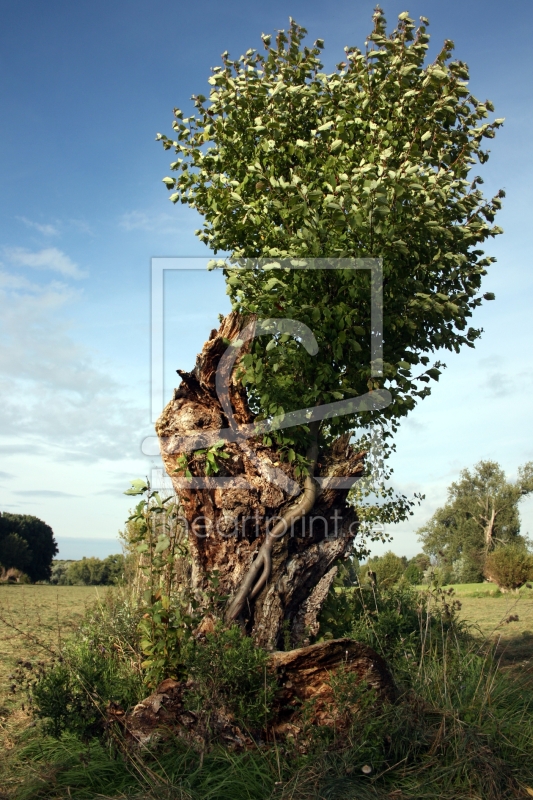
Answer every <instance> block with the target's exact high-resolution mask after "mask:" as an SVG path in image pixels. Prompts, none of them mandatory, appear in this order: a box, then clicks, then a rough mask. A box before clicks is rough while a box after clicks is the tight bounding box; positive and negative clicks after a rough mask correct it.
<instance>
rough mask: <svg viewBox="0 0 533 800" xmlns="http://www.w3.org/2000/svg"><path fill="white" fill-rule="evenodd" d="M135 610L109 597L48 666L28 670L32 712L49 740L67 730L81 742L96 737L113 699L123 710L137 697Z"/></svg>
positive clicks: (138, 670)
mask: <svg viewBox="0 0 533 800" xmlns="http://www.w3.org/2000/svg"><path fill="white" fill-rule="evenodd" d="M137 626H138V612H137V611H136V610H135V607H134V606H133V605H132V603H131V601H130V599H129V598H128V597H127V596H126V595H124V596H123V597H121V598H118V599H117V598H115V597H113V596H111V595H110V596H108V597H107V598H106V599H105V601H104V602H101V603H98V604H97V605H95V606H94V607H93V608H91V609H89V610H88V611H87V613H86V617H85V619H84V621H83V623H82V625H81V626H80V629H79V630H78V632H77V635H76V638H75V639H72V640H69V641H68V642H67V644H66V645H65V646H64V648H63V650H62V652H61V654H60V655H59V657H58V658H56V659H55V660H54V661H53V662H52V664H51V665H50V666H48V667H45V666H44V665H43V664H41V665H40V666H39V668H38V669H37V670H33V665H31V664H30V663H29V662H23V665H25V666H26V667H27V668H28V669H29V670H30V675H28V684H27V685H28V688H29V693H30V701H31V703H32V706H33V712H34V714H35V716H36V717H38V718H41V719H43V720H44V721H45V722H44V725H45V730H47V731H48V732H49V733H51V734H52V736H54V737H56V738H57V737H60V736H61V735H62V734H63V733H64V732H66V731H70V732H71V733H74V734H76V735H78V736H80V737H82V738H83V739H88V738H90V737H91V736H94V735H97V734H99V733H101V731H102V729H103V723H104V717H105V708H106V706H107V705H108V704H109V703H110V702H111V701H112V702H114V703H118V704H119V705H120V706H122V707H123V708H127V707H129V706H131V705H132V704H134V703H137V702H138V701H139V700H141V699H142V697H143V695H144V687H143V681H142V674H141V667H140V657H139V655H138V649H139V648H138V636H137Z"/></svg>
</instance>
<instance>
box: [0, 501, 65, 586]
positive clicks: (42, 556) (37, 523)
mask: <svg viewBox="0 0 533 800" xmlns="http://www.w3.org/2000/svg"><path fill="white" fill-rule="evenodd" d="M57 552H58V548H57V543H56V541H55V539H54V532H53V530H52V528H51V527H50V526H49V525H47V524H46V522H43V521H42V520H41V519H38V518H37V517H33V516H30V515H29V514H9V513H6V512H4V513H0V564H1V565H2V566H3V567H4V568H5V569H8V568H9V567H15V568H16V569H20V570H22V572H24V573H26V575H27V576H28V577H29V578H30V580H31V581H43V580H48V579H49V578H50V574H51V567H52V559H53V558H54V556H55V554H56V553H57Z"/></svg>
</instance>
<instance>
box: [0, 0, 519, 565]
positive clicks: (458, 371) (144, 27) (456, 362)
mask: <svg viewBox="0 0 533 800" xmlns="http://www.w3.org/2000/svg"><path fill="white" fill-rule="evenodd" d="M383 7H384V10H385V13H386V16H387V18H388V20H389V24H390V25H392V24H393V22H394V20H395V17H396V16H397V14H398V13H400V12H401V11H404V10H409V11H410V13H411V15H412V16H414V17H415V18H416V17H418V15H420V14H424V15H425V16H428V17H429V18H430V21H431V26H430V32H431V34H432V50H433V52H435V50H436V49H437V48H438V47H439V46H440V44H441V43H442V41H443V40H444V39H445V38H450V39H452V40H454V42H455V44H456V51H455V53H456V56H457V57H458V58H461V59H462V60H464V61H466V62H467V63H468V64H469V66H470V70H471V84H470V85H471V89H472V91H473V93H474V94H476V95H477V96H478V97H479V98H480V99H485V98H486V97H488V98H490V99H491V100H492V101H493V102H494V104H495V106H496V116H498V117H505V118H506V124H505V126H504V128H503V129H502V130H501V131H500V133H499V135H498V138H497V139H496V140H495V141H494V142H493V143H491V150H492V155H491V159H490V161H489V162H488V164H487V165H486V166H485V167H484V168H483V169H482V171H481V174H482V175H483V176H484V178H485V189H486V191H487V193H492V192H494V191H495V190H497V189H498V188H500V187H503V188H504V189H505V190H506V192H507V198H506V200H505V205H504V210H503V211H502V213H501V215H500V219H499V224H501V225H502V227H503V228H504V229H505V235H504V236H502V237H499V238H498V239H497V240H496V241H495V242H494V243H491V244H489V248H487V249H488V250H489V252H491V253H492V254H494V255H496V256H497V258H498V263H497V264H496V265H495V266H494V268H493V269H492V271H491V274H490V276H488V277H487V279H486V285H485V289H486V290H487V291H494V292H495V293H496V296H497V299H496V302H494V303H489V304H487V306H486V307H485V308H484V309H483V310H482V311H481V312H480V313H479V314H478V317H477V322H478V323H479V324H481V325H482V326H483V327H484V328H485V334H484V336H483V339H482V341H481V342H480V344H479V345H478V347H477V348H476V350H475V351H470V352H466V353H462V354H461V355H460V356H453V357H448V358H445V359H444V360H445V361H446V362H447V364H448V369H447V370H446V372H445V374H444V375H443V377H442V378H441V381H440V383H439V384H438V385H437V386H436V387H435V389H434V392H433V395H432V397H430V398H429V399H427V400H426V401H424V403H423V404H421V405H420V407H419V408H418V409H417V410H416V411H415V412H414V413H413V414H412V416H411V418H410V419H408V420H407V421H406V422H405V424H404V425H403V428H402V431H401V432H400V434H399V436H398V440H397V446H398V452H397V455H396V456H395V463H394V466H395V482H396V484H397V486H398V487H399V488H401V489H403V490H404V491H406V492H412V491H422V492H424V493H425V494H426V501H425V502H424V504H423V505H422V506H421V508H420V509H418V510H417V514H416V516H415V517H414V518H413V520H411V521H410V522H409V523H405V524H403V525H402V526H399V527H398V529H396V530H393V531H391V533H393V534H394V544H393V547H394V549H395V550H396V551H397V552H399V553H405V554H407V555H410V554H413V553H415V552H416V551H417V549H418V545H417V541H416V537H415V536H414V531H415V530H416V527H417V526H418V525H419V524H421V523H422V522H423V521H424V520H425V519H427V518H428V517H429V516H430V515H431V513H432V512H433V510H434V509H435V507H436V506H437V505H439V504H440V503H441V502H442V501H443V500H444V497H445V489H446V486H447V485H448V484H449V483H450V481H451V480H453V479H455V478H456V477H457V475H458V473H459V470H460V469H462V468H463V467H466V466H471V465H473V464H474V463H475V462H476V461H478V460H479V459H481V458H493V459H496V460H498V461H499V462H500V463H501V464H502V465H503V466H504V468H505V469H506V471H507V472H508V474H509V475H510V476H513V475H514V474H515V473H516V469H517V467H518V466H519V465H520V464H522V463H524V462H525V461H527V460H530V459H533V444H532V435H531V434H532V423H531V411H532V408H531V401H530V393H531V384H532V378H531V375H532V374H533V369H532V367H533V363H532V361H533V359H532V356H531V333H530V319H531V310H530V306H531V298H532V275H531V269H530V263H531V255H530V252H531V227H532V225H531V222H530V214H531V211H530V209H531V208H532V207H533V202H532V201H533V198H532V189H531V187H532V185H533V181H532V177H533V176H532V167H531V156H530V152H531V146H530V139H531V136H530V130H531V123H532V120H531V116H532V108H533V103H532V96H531V95H532V85H533V81H532V77H533V70H532V61H533V54H532V49H531V47H530V31H531V27H532V23H533V6H532V5H531V4H530V3H529V2H526V0H522V2H508V3H506V4H505V5H504V4H501V3H498V4H497V3H494V2H482V1H481V0H479V1H478V0H471V1H470V2H468V3H465V2H461V3H460V2H457V0H452V2H446V3H445V2H440V1H439V2H435V0H431V1H430V2H416V3H405V4H404V3H403V2H402V3H398V2H386V3H383ZM372 8H373V3H372V2H352V3H348V2H344V1H343V0H341V1H340V2H336V3H335V4H325V3H323V2H322V3H319V2H316V1H315V0H311V1H310V0H308V1H307V2H305V3H304V2H301V1H300V0H298V2H270V3H268V4H266V3H257V2H248V3H244V2H242V0H240V1H239V2H237V1H236V0H233V1H232V2H225V3H214V2H211V1H210V0H207V2H203V3H202V4H193V3H183V2H182V3H174V4H172V3H170V4H169V3H167V4H164V5H156V4H153V3H148V2H145V0H143V1H142V2H140V0H133V1H132V0H129V1H128V2H125V0H115V1H114V2H113V3H108V2H105V3H104V2H101V0H90V2H89V0H79V1H78V2H77V3H67V2H65V1H64V0H63V1H62V2H59V0H48V2H46V3H42V2H37V0H30V1H29V2H26V3H24V4H22V3H12V4H4V8H3V18H2V30H1V31H0V58H1V60H2V64H1V71H2V76H3V79H2V85H1V87H0V92H1V106H0V107H1V109H2V111H1V114H2V125H1V129H0V136H1V147H0V174H1V175H2V184H3V191H2V193H1V196H0V348H1V349H0V403H1V406H0V407H1V408H2V413H1V415H0V508H2V509H4V510H9V511H15V512H18V513H30V514H35V515H37V516H39V517H41V518H43V519H45V520H46V521H47V522H48V523H49V524H51V525H52V527H53V528H54V531H55V532H56V535H57V538H58V539H59V541H60V544H61V543H62V542H63V544H62V549H61V555H64V556H65V557H67V556H68V555H69V554H71V553H73V552H74V550H73V549H71V550H70V551H69V550H68V546H67V545H68V542H67V540H68V539H69V538H77V539H79V540H82V539H83V540H84V541H85V540H87V544H86V545H85V544H84V545H83V546H84V547H85V549H86V554H87V555H91V554H96V555H98V554H102V555H103V554H105V552H110V551H116V549H117V548H116V545H115V544H114V543H113V542H110V540H111V539H113V537H115V535H116V532H117V530H118V529H119V528H120V527H121V526H122V524H123V521H124V518H125V517H126V515H127V511H128V508H129V506H130V502H131V501H129V500H128V498H127V497H125V496H123V495H122V494H121V492H122V491H123V490H124V489H125V488H126V487H127V485H128V484H129V480H130V479H131V478H133V477H137V476H139V475H143V474H146V473H147V471H149V470H150V469H151V466H152V464H151V463H150V459H147V458H146V457H144V456H142V454H141V452H140V443H141V441H142V439H143V437H144V436H145V435H149V434H150V433H151V425H150V408H149V377H150V360H149V359H150V332H149V328H150V272H149V264H150V258H151V257H153V256H161V255H166V256H190V255H204V254H205V253H206V251H205V248H204V247H203V245H201V244H200V243H199V242H198V241H197V240H196V238H195V236H194V230H195V228H197V227H198V219H197V217H196V216H195V214H194V213H193V212H191V211H189V210H188V209H185V208H184V207H182V206H179V207H174V206H172V205H171V204H170V203H169V201H168V199H167V192H166V190H165V188H164V186H163V184H162V183H161V178H163V177H164V176H165V175H166V174H167V173H168V163H169V161H170V160H171V159H170V154H169V153H165V152H164V151H163V149H162V148H161V146H160V145H158V144H157V143H156V142H155V141H154V140H155V134H156V133H157V132H159V131H160V132H163V133H165V132H169V131H170V129H171V122H172V109H173V107H174V106H180V107H181V108H183V109H184V110H187V109H189V108H191V105H190V100H189V98H190V96H191V94H193V93H200V92H202V91H203V92H204V93H206V94H207V91H206V87H207V83H206V81H207V78H208V76H209V68H210V67H211V66H215V65H217V64H218V63H219V61H220V53H221V52H222V51H223V50H226V49H227V50H229V51H230V53H231V54H232V55H234V56H236V57H237V56H239V55H240V54H241V53H242V52H244V51H245V50H247V49H248V48H249V47H258V46H259V45H260V39H259V37H260V34H261V33H262V32H270V31H273V30H275V29H277V28H283V27H287V24H288V17H289V15H291V16H293V17H294V18H295V19H296V20H297V21H298V22H299V23H300V24H303V25H305V26H306V27H307V28H308V30H309V38H310V40H311V41H312V40H313V39H315V38H317V37H319V36H320V37H322V38H324V39H325V43H326V49H325V64H326V68H332V67H333V66H334V64H335V63H336V62H337V61H339V60H340V59H341V58H342V53H343V47H344V45H346V44H350V45H359V46H361V45H362V44H363V42H364V39H365V36H366V34H367V33H368V32H369V31H370V29H371V15H372ZM166 289H167V294H166V309H167V319H166V357H167V362H166V376H167V389H168V391H169V392H170V391H171V389H172V376H173V374H174V370H175V369H176V368H177V367H180V368H184V367H185V368H187V367H189V366H191V365H192V361H193V358H194V354H195V353H196V351H197V350H198V349H199V348H200V347H201V345H202V342H203V341H204V339H205V336H206V335H207V333H208V331H209V330H210V328H211V327H213V326H214V325H215V324H216V315H217V313H218V312H219V311H224V310H225V309H226V308H227V300H226V298H225V295H224V288H223V286H222V284H221V282H220V280H219V279H218V277H216V276H214V275H212V274H209V275H207V274H206V275H201V276H199V275H198V274H192V273H190V274H187V273H183V274H180V275H178V276H173V277H172V278H171V279H169V280H168V281H167V286H166ZM523 512H524V513H523V519H524V528H525V529H526V530H528V529H529V531H530V532H531V533H533V504H532V503H526V504H524V507H523ZM92 541H94V545H92V544H91V542H92ZM80 546H81V545H80ZM91 548H92V549H91ZM380 549H383V548H376V552H377V551H378V550H380ZM78 551H79V547H78V549H77V550H76V554H77V555H79V552H78Z"/></svg>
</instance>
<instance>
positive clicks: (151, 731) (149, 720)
mask: <svg viewBox="0 0 533 800" xmlns="http://www.w3.org/2000/svg"><path fill="white" fill-rule="evenodd" d="M268 669H269V670H270V671H271V672H272V673H273V674H274V675H275V677H276V681H277V684H278V691H277V694H276V697H275V701H274V704H273V716H272V717H271V719H270V721H269V723H268V726H267V728H266V729H265V730H262V731H252V732H250V731H243V730H241V728H239V727H238V726H237V725H236V723H235V720H234V718H233V717H232V715H231V713H229V712H228V711H227V709H224V708H220V709H216V710H213V709H210V710H209V711H202V712H198V713H194V712H192V711H189V710H187V708H186V706H187V703H186V695H187V692H188V691H190V690H191V689H194V683H192V682H190V681H189V682H179V681H175V680H172V679H167V680H165V681H163V682H162V683H161V684H160V685H159V686H158V687H157V689H156V691H155V692H154V693H153V694H151V695H150V696H149V697H147V698H146V699H145V700H143V701H142V702H141V703H138V704H137V705H136V706H135V708H134V709H133V711H131V712H130V713H128V714H125V713H124V712H123V711H122V710H121V709H119V708H117V707H113V706H110V708H109V709H108V722H109V723H110V724H112V723H113V722H115V723H118V724H119V725H120V727H121V728H122V730H123V731H124V733H125V734H126V737H127V739H128V740H129V741H130V742H132V743H134V744H139V745H148V744H152V743H153V742H154V741H155V740H156V739H159V738H165V736H168V735H172V736H177V737H179V738H181V739H183V740H184V741H186V742H188V744H190V745H192V746H193V747H196V748H197V749H198V750H200V751H203V750H205V749H206V747H209V745H210V744H212V743H215V742H216V743H218V744H223V745H224V746H225V747H227V748H228V749H230V750H236V751H238V750H244V749H250V748H253V747H255V746H257V743H258V742H259V741H264V740H265V739H266V740H274V741H280V740H283V739H284V738H285V737H291V738H294V739H295V740H297V741H298V742H299V744H300V745H301V746H302V747H304V748H305V740H306V735H307V733H308V731H309V726H316V725H321V726H326V727H335V730H336V731H337V732H341V731H342V730H344V729H348V728H349V726H350V724H351V723H352V721H353V714H354V713H356V711H357V708H358V706H359V703H360V699H361V697H363V696H364V694H365V692H367V691H373V693H374V694H373V700H374V702H375V703H377V704H379V703H383V702H391V701H393V700H394V697H395V687H394V683H393V680H392V677H391V675H390V672H389V670H388V668H387V665H386V663H385V661H384V660H383V659H382V658H381V656H379V655H378V654H377V653H375V652H374V651H373V650H372V649H371V648H370V647H368V646H367V645H364V644H360V643H358V642H354V641H353V640H351V639H334V640H331V641H326V642H320V643H318V644H314V645H310V646H309V647H303V648H300V649H297V650H291V651H289V652H274V653H272V655H271V656H270V660H269V665H268ZM340 670H342V678H341V680H343V681H345V682H346V681H348V680H349V679H350V677H353V679H354V680H353V682H354V684H355V685H356V686H357V687H358V688H359V690H360V692H361V694H360V695H358V697H357V698H355V699H353V700H352V701H351V702H350V700H346V699H345V698H343V697H342V691H341V692H340V693H339V692H338V690H337V693H336V692H335V688H334V687H335V679H339V672H340ZM339 694H340V698H339Z"/></svg>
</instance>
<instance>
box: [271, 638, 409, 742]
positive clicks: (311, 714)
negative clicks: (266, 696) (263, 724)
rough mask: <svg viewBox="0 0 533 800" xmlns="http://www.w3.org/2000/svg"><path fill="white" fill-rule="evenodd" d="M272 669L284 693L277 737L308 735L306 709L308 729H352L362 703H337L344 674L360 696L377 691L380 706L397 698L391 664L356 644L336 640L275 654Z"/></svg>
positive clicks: (273, 726) (274, 727) (278, 712)
mask: <svg viewBox="0 0 533 800" xmlns="http://www.w3.org/2000/svg"><path fill="white" fill-rule="evenodd" d="M269 669H270V670H271V671H272V672H273V673H274V674H275V676H276V679H277V682H278V685H279V687H280V688H279V691H278V693H277V695H276V700H275V706H274V708H275V717H274V720H273V721H272V723H271V725H270V730H271V732H274V733H275V734H277V735H279V734H281V733H285V734H289V733H290V734H292V735H299V733H301V732H302V730H303V725H302V714H301V711H300V710H301V708H302V707H305V708H306V716H307V719H306V721H305V722H306V725H326V726H330V727H331V726H335V727H336V728H337V729H339V726H341V727H342V726H343V725H349V724H350V720H351V717H352V716H353V714H354V713H355V712H356V711H357V707H358V702H359V701H358V700H357V699H353V700H352V702H350V701H349V700H348V701H346V700H344V701H343V702H342V703H340V702H338V701H337V700H336V696H335V690H334V683H335V680H336V679H339V672H340V670H342V678H341V680H342V681H344V682H345V684H348V683H349V684H350V685H354V686H355V687H357V693H356V694H358V693H359V692H361V696H362V695H363V694H364V693H365V692H366V691H373V692H374V693H375V696H374V698H375V702H383V701H389V702H392V701H393V700H394V698H395V687H394V681H393V679H392V676H391V674H390V672H389V668H388V667H387V664H386V662H385V661H384V660H383V658H381V656H379V655H378V654H377V653H376V652H375V651H374V650H372V648H371V647H368V645H366V644H361V643H360V642H355V641H354V640H353V639H332V640H330V641H325V642H318V643H317V644H312V645H310V646H308V647H301V648H299V649H296V650H289V651H288V652H277V653H272V655H271V657H270V662H269ZM350 679H352V680H350ZM345 693H346V692H345Z"/></svg>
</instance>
